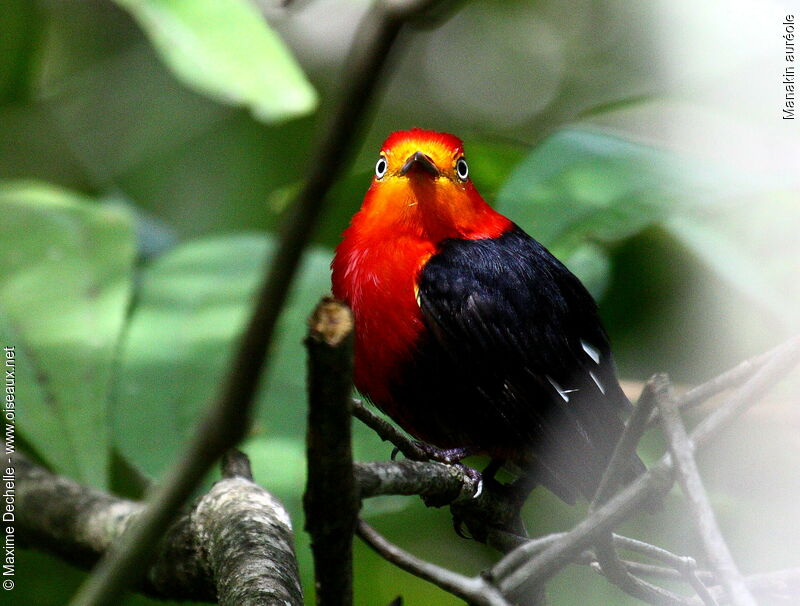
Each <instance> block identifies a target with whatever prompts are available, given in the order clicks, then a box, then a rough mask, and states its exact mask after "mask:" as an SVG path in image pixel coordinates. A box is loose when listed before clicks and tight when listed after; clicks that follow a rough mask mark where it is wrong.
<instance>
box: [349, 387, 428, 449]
mask: <svg viewBox="0 0 800 606" xmlns="http://www.w3.org/2000/svg"><path fill="white" fill-rule="evenodd" d="M353 416H354V417H355V418H357V419H358V420H359V421H361V422H362V423H363V424H364V425H366V426H367V427H369V428H370V429H371V430H372V431H374V432H375V433H376V434H378V436H379V437H380V439H381V440H383V441H384V442H390V443H391V444H392V445H394V447H395V448H397V450H399V451H400V452H402V453H403V456H404V457H405V458H407V459H410V460H412V461H427V460H428V458H429V457H428V455H427V454H425V451H424V450H422V449H421V448H420V447H419V446H417V444H415V443H414V441H413V440H412V439H411V438H409V437H408V436H407V435H406V434H405V433H403V432H402V431H400V430H399V429H398V428H397V427H396V426H395V425H393V424H392V423H389V422H388V421H387V420H386V419H384V418H382V417H379V416H378V415H376V414H375V413H374V412H372V411H371V410H370V409H369V408H367V407H366V406H364V404H363V402H362V401H361V400H358V399H356V398H353Z"/></svg>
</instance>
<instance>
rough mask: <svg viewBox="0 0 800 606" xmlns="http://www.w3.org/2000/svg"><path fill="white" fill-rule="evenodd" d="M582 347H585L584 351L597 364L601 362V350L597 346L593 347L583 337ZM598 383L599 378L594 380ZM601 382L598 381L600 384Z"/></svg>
mask: <svg viewBox="0 0 800 606" xmlns="http://www.w3.org/2000/svg"><path fill="white" fill-rule="evenodd" d="M581 347H583V351H585V352H586V355H587V356H589V357H590V358H591V359H592V361H593V362H594V363H595V364H600V352H599V351H597V349H596V348H594V347H592V346H591V345H590V344H589V343H587V342H586V341H584V340H583V339H581ZM594 381H595V383H597V379H595V380H594ZM599 385H600V384H599V383H598V386H599ZM601 389H602V388H601Z"/></svg>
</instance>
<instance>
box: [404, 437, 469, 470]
mask: <svg viewBox="0 0 800 606" xmlns="http://www.w3.org/2000/svg"><path fill="white" fill-rule="evenodd" d="M414 444H416V446H417V448H419V449H420V450H421V451H422V452H424V453H425V455H426V456H427V457H428V460H430V461H438V462H439V463H447V464H448V465H452V464H453V463H459V462H460V461H461V459H465V458H467V457H470V456H472V455H474V454H478V453H479V452H480V449H479V448H477V447H475V446H462V447H460V448H439V447H438V446H433V445H432V444H427V443H426V442H414Z"/></svg>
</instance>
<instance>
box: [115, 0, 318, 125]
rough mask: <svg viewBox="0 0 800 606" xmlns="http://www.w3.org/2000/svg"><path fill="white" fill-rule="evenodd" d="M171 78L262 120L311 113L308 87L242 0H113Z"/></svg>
mask: <svg viewBox="0 0 800 606" xmlns="http://www.w3.org/2000/svg"><path fill="white" fill-rule="evenodd" d="M116 2H117V3H118V4H120V5H121V6H122V7H123V8H125V9H127V10H128V11H129V12H130V13H131V14H132V15H133V17H134V18H135V19H136V20H137V21H138V22H139V24H140V25H141V26H142V28H143V29H144V31H145V32H146V33H147V35H148V36H149V37H150V40H151V42H152V43H153V46H154V47H155V48H156V50H157V51H158V52H159V54H160V55H161V57H162V59H163V60H164V62H165V63H166V64H167V65H168V66H169V67H170V69H171V70H172V71H173V72H174V73H175V75H176V76H177V77H178V78H179V79H180V80H182V81H183V82H184V83H185V84H186V85H188V86H190V87H192V88H194V89H195V90H197V91H199V92H201V93H204V94H206V95H208V96H210V97H213V98H215V99H217V100H218V101H221V102H223V103H228V104H231V105H244V106H247V107H249V108H250V109H251V111H252V112H253V115H254V116H255V117H256V118H257V119H259V120H262V121H264V122H274V121H280V120H286V119H289V118H293V117H296V116H301V115H304V114H307V113H309V112H311V111H312V110H313V109H314V108H315V107H316V104H317V96H316V92H315V91H314V89H313V88H312V86H311V84H310V83H309V82H308V80H307V79H306V77H305V75H304V74H303V71H302V70H301V69H300V67H299V66H298V65H297V63H296V61H295V60H294V58H293V57H292V55H291V53H290V52H289V50H288V49H287V48H286V46H285V45H284V44H283V42H282V41H281V39H280V38H279V37H278V35H277V34H276V33H275V32H274V31H272V29H271V28H270V27H269V25H268V24H267V23H266V21H265V20H264V18H263V17H262V15H260V14H259V12H258V10H257V9H256V8H255V6H254V5H253V4H252V3H251V2H248V1H247V0H116Z"/></svg>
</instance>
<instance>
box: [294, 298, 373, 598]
mask: <svg viewBox="0 0 800 606" xmlns="http://www.w3.org/2000/svg"><path fill="white" fill-rule="evenodd" d="M305 344H306V348H307V349H308V395H309V408H308V433H307V455H308V479H307V484H306V493H305V496H304V499H303V504H304V507H305V511H306V530H307V531H308V532H309V534H310V535H311V549H312V551H313V554H314V572H315V575H316V581H317V603H318V604H320V605H322V606H331V605H334V604H336V605H342V606H346V605H348V604H352V601H353V590H352V579H353V553H352V551H353V533H354V531H355V527H356V520H357V516H358V509H359V506H360V501H359V497H358V491H357V489H356V483H355V478H354V476H353V454H352V447H351V415H352V400H351V398H350V391H351V384H352V377H353V318H352V314H351V313H350V310H349V309H348V308H347V306H346V305H345V304H344V303H341V302H339V301H337V300H335V299H332V298H330V297H328V298H325V299H323V300H322V302H320V304H319V305H318V306H317V308H316V310H315V311H314V313H313V315H312V316H311V319H310V320H309V333H308V337H307V338H306V341H305Z"/></svg>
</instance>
